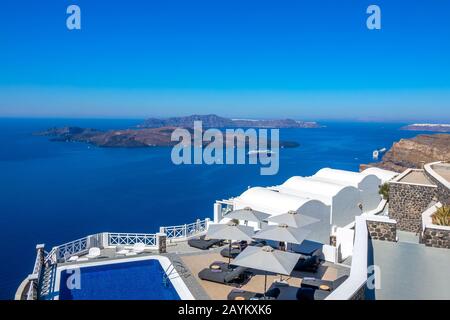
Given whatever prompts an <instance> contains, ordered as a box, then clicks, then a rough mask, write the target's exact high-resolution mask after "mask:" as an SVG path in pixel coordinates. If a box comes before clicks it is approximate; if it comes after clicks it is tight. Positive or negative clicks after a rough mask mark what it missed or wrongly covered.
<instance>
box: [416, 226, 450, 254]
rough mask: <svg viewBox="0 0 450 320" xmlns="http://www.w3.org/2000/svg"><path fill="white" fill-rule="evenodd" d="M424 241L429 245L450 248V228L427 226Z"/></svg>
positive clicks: (423, 235)
mask: <svg viewBox="0 0 450 320" xmlns="http://www.w3.org/2000/svg"><path fill="white" fill-rule="evenodd" d="M422 243H423V244H425V245H426V246H428V247H435V248H445V249H450V230H446V229H439V228H430V227H425V230H424V231H423V234H422Z"/></svg>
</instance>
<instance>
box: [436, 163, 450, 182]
mask: <svg viewBox="0 0 450 320" xmlns="http://www.w3.org/2000/svg"><path fill="white" fill-rule="evenodd" d="M432 168H433V170H434V171H435V172H436V173H437V174H439V175H440V176H441V177H442V178H444V179H445V180H447V181H448V182H450V163H439V164H435V165H433V166H432Z"/></svg>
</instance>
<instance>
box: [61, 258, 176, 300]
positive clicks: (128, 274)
mask: <svg viewBox="0 0 450 320" xmlns="http://www.w3.org/2000/svg"><path fill="white" fill-rule="evenodd" d="M79 270H80V282H79V284H80V288H79V289H77V288H72V289H69V288H68V286H67V285H66V284H67V280H68V278H69V277H70V276H71V275H72V272H69V273H68V272H67V271H62V272H61V281H60V287H59V288H60V290H59V298H60V300H180V297H179V296H178V293H177V292H176V290H175V288H174V287H173V285H172V283H171V282H170V280H166V281H163V275H164V274H165V273H164V270H163V268H162V267H161V264H160V263H159V261H158V260H154V259H152V260H144V261H136V262H125V263H115V264H109V265H104V266H95V267H85V268H80V269H79ZM69 283H70V281H69Z"/></svg>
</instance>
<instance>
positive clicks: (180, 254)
mask: <svg viewBox="0 0 450 320" xmlns="http://www.w3.org/2000/svg"><path fill="white" fill-rule="evenodd" d="M225 247H226V245H225ZM223 248H224V247H218V248H212V249H209V250H199V249H196V248H192V247H190V246H189V245H188V244H187V242H185V241H182V242H177V243H171V244H168V246H167V253H165V254H158V255H163V256H166V257H168V258H169V259H170V260H171V262H172V264H173V266H174V267H175V269H176V270H177V271H178V274H179V275H180V276H181V277H182V278H183V281H184V282H185V284H186V285H187V286H188V288H189V290H190V291H191V293H192V295H193V296H194V298H195V299H199V300H208V299H213V300H217V299H221V300H226V299H227V296H228V294H229V293H230V291H231V290H232V289H233V288H234V287H232V286H228V285H224V284H218V283H214V282H210V281H205V280H201V279H199V278H198V273H199V272H200V271H201V270H202V269H203V268H207V267H208V266H209V265H210V264H212V263H213V262H215V261H223V262H228V260H227V259H226V258H224V257H222V256H221V255H220V253H219V252H220V250H221V249H223ZM153 254H157V253H149V252H147V253H143V254H142V255H153ZM99 258H100V259H104V260H115V259H123V258H128V257H124V256H118V255H117V254H116V250H115V249H102V250H101V255H100V257H99ZM99 258H97V259H99ZM89 262H92V260H90V261H89ZM231 262H232V261H231ZM73 263H76V264H81V263H86V262H73ZM73 263H69V262H67V263H60V264H58V265H59V266H60V265H68V264H73ZM250 271H251V272H252V274H253V276H252V277H251V278H250V280H249V281H248V282H247V283H245V284H244V285H243V286H242V287H241V288H240V289H242V290H246V291H252V292H260V293H262V292H263V291H264V273H263V272H261V271H258V270H254V269H251V270H250ZM349 272H350V267H349V266H345V265H335V264H332V263H329V262H323V263H322V265H321V266H320V267H319V270H318V271H317V272H316V273H310V272H297V271H294V273H293V274H291V275H290V276H289V277H287V276H283V282H284V283H282V284H279V283H278V282H277V281H279V280H280V276H279V275H275V274H269V275H268V277H267V288H268V289H270V288H271V287H273V286H278V287H279V288H280V290H281V293H280V296H279V299H282V300H296V293H297V290H298V288H299V287H300V284H301V282H302V279H303V278H305V277H314V278H318V279H323V280H330V281H333V280H336V279H337V278H339V277H340V276H342V275H348V274H349Z"/></svg>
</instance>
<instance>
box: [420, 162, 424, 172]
mask: <svg viewBox="0 0 450 320" xmlns="http://www.w3.org/2000/svg"><path fill="white" fill-rule="evenodd" d="M420 169H422V170H423V169H425V161H420Z"/></svg>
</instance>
